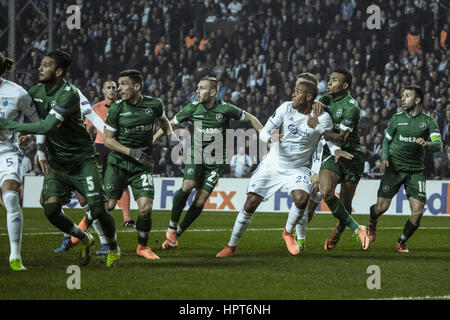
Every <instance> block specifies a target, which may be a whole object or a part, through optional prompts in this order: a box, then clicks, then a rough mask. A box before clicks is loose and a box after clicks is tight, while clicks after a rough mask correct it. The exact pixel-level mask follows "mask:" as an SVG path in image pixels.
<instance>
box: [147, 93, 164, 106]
mask: <svg viewBox="0 0 450 320" xmlns="http://www.w3.org/2000/svg"><path fill="white" fill-rule="evenodd" d="M141 103H142V104H144V105H164V103H163V101H162V99H161V98H157V97H152V96H149V95H142V102H141Z"/></svg>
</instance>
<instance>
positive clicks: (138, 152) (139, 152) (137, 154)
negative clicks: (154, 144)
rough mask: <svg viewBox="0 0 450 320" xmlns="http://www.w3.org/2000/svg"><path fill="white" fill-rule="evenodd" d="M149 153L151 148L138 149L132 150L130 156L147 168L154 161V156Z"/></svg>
mask: <svg viewBox="0 0 450 320" xmlns="http://www.w3.org/2000/svg"><path fill="white" fill-rule="evenodd" d="M149 151H150V147H144V148H136V149H131V150H130V153H129V154H128V155H129V156H130V157H131V158H133V159H134V160H136V161H137V162H139V163H140V164H143V165H144V166H147V165H149V164H150V163H151V161H152V156H151V155H149V154H148V152H149Z"/></svg>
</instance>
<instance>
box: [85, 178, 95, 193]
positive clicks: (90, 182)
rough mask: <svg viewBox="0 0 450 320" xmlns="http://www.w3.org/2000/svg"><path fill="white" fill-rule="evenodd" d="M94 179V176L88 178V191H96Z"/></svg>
mask: <svg viewBox="0 0 450 320" xmlns="http://www.w3.org/2000/svg"><path fill="white" fill-rule="evenodd" d="M93 179H94V178H93V177H92V176H89V177H86V182H87V187H88V191H94V189H95V185H94V181H93Z"/></svg>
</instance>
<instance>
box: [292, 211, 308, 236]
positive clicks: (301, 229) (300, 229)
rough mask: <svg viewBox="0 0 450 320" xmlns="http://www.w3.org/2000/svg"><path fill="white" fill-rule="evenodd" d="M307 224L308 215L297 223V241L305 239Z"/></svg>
mask: <svg viewBox="0 0 450 320" xmlns="http://www.w3.org/2000/svg"><path fill="white" fill-rule="evenodd" d="M307 224H308V214H306V213H305V214H304V215H303V217H302V218H301V219H300V222H299V223H297V225H296V226H295V229H296V231H297V239H298V240H304V239H305V238H306V225H307Z"/></svg>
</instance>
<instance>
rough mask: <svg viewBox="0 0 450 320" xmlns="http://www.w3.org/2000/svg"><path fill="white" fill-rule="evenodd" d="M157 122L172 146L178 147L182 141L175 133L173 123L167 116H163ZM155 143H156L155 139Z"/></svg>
mask: <svg viewBox="0 0 450 320" xmlns="http://www.w3.org/2000/svg"><path fill="white" fill-rule="evenodd" d="M157 120H158V125H159V128H160V129H159V130H162V131H163V133H164V134H165V135H166V136H167V137H168V139H169V144H170V146H175V145H177V144H178V143H179V142H180V140H179V139H178V137H177V135H176V134H175V133H174V132H173V129H172V124H171V121H169V119H167V117H166V116H165V115H163V116H162V117H161V118H158V119H157ZM159 130H158V131H159ZM153 143H155V138H154V137H153Z"/></svg>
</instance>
